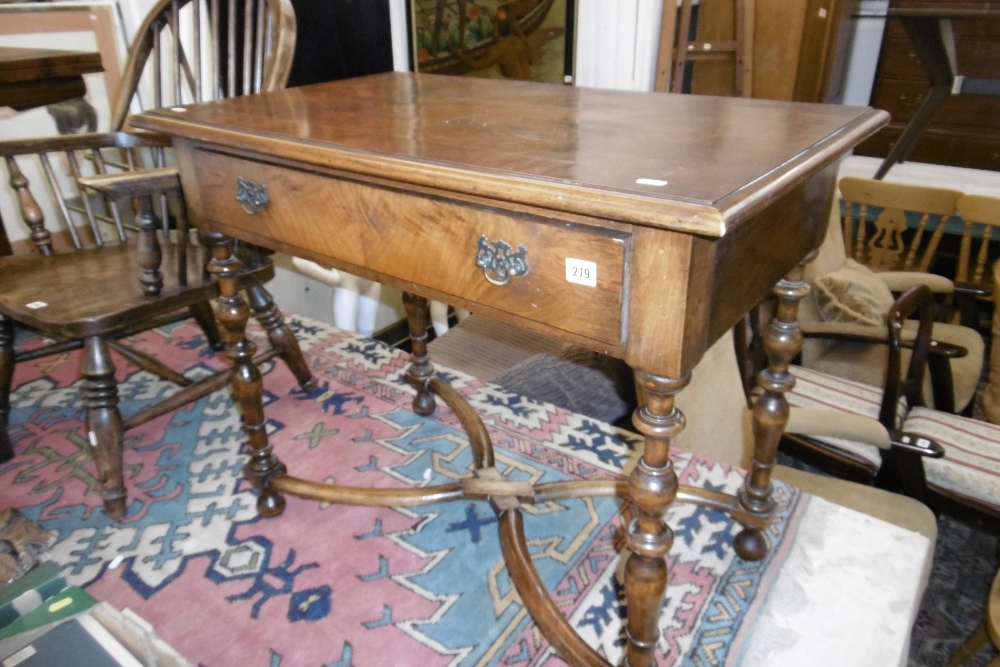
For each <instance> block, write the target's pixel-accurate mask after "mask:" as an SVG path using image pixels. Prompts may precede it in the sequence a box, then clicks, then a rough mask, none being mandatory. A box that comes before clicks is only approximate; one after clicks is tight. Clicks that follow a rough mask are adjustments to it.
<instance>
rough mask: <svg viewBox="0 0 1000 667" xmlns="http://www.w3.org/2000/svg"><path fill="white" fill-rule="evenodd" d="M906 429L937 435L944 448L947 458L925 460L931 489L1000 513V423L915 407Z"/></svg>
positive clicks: (937, 439) (925, 469)
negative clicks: (968, 500)
mask: <svg viewBox="0 0 1000 667" xmlns="http://www.w3.org/2000/svg"><path fill="white" fill-rule="evenodd" d="M903 430H904V431H908V432H911V433H917V434H920V435H924V436H927V437H928V438H933V439H934V440H936V441H937V442H939V443H940V444H941V445H942V446H943V447H944V450H945V454H944V457H943V458H940V459H931V458H925V459H924V473H925V475H926V476H927V486H928V487H929V488H933V489H936V490H941V491H943V492H945V493H946V494H948V495H953V496H960V497H962V498H966V499H971V500H973V501H975V502H976V503H977V504H980V505H983V506H985V507H987V508H990V509H991V510H992V511H993V512H994V513H1000V426H997V425H995V424H990V423H988V422H984V421H979V420H977V419H969V418H967V417H959V416H957V415H950V414H946V413H942V412H936V411H934V410H929V409H927V408H914V409H913V410H911V411H910V413H909V415H908V416H907V418H906V421H905V422H903Z"/></svg>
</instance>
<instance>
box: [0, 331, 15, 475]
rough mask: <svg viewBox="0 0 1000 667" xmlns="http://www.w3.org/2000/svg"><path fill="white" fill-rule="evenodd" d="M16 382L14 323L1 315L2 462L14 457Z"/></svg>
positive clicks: (0, 417) (0, 394) (0, 430)
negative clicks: (12, 428)
mask: <svg viewBox="0 0 1000 667" xmlns="http://www.w3.org/2000/svg"><path fill="white" fill-rule="evenodd" d="M13 382H14V322H13V321H11V320H9V319H7V318H6V317H4V316H3V315H0V462H3V461H7V460H10V459H11V458H12V457H13V456H14V447H13V445H12V444H11V442H10V434H9V433H7V424H8V421H9V419H10V389H11V386H12V384H13Z"/></svg>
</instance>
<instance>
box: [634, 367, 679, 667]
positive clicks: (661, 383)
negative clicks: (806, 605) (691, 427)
mask: <svg viewBox="0 0 1000 667" xmlns="http://www.w3.org/2000/svg"><path fill="white" fill-rule="evenodd" d="M635 378H636V380H637V381H638V382H639V384H640V385H642V387H643V388H644V389H645V390H646V397H647V399H646V405H644V406H642V407H640V408H639V409H638V410H636V411H635V415H634V416H633V418H632V422H633V423H634V424H635V427H636V428H637V429H638V430H639V432H640V433H642V435H643V436H644V444H643V450H642V457H641V458H640V459H639V463H638V464H637V465H636V467H635V469H634V470H633V471H632V474H631V476H629V482H628V488H629V497H630V498H631V499H632V503H633V505H634V509H633V519H632V521H631V522H630V523H629V526H628V531H627V532H626V534H625V545H626V546H627V547H628V550H629V551H630V553H629V556H628V560H626V561H625V599H626V601H627V603H628V625H627V627H626V629H625V638H626V640H627V641H628V646H627V647H626V654H625V662H624V664H625V665H626V666H627V667H652V666H653V665H655V664H656V658H655V651H656V643H657V641H658V640H659V637H660V627H659V618H660V608H661V607H662V605H663V596H664V595H665V594H666V591H667V575H668V573H667V554H668V553H669V552H670V547H671V546H673V543H674V531H673V530H671V528H670V526H668V525H667V523H666V521H665V520H664V516H665V514H666V512H667V508H669V507H670V504H671V503H672V502H673V501H674V499H675V498H676V497H677V488H678V482H677V472H676V471H675V470H674V465H673V463H672V462H671V460H670V440H671V438H674V437H676V436H677V434H678V433H680V432H681V431H682V430H683V429H684V415H682V414H681V411H680V410H678V409H677V407H676V406H675V405H674V396H675V395H676V394H677V392H679V391H680V390H681V389H683V388H684V387H685V386H687V384H688V382H689V381H690V380H691V376H690V375H688V376H685V377H683V378H676V379H675V378H665V377H660V376H658V375H652V374H650V373H645V372H642V371H640V370H636V371H635Z"/></svg>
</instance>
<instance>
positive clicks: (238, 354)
mask: <svg viewBox="0 0 1000 667" xmlns="http://www.w3.org/2000/svg"><path fill="white" fill-rule="evenodd" d="M206 237H207V238H208V240H209V242H210V244H211V248H212V260H211V261H210V262H209V264H208V270H209V271H210V272H211V273H212V274H213V275H215V276H216V278H217V279H218V281H219V293H220V295H219V302H218V308H217V310H216V316H217V318H218V321H219V323H220V324H221V325H222V331H223V340H225V341H226V356H227V357H229V359H230V361H232V364H233V373H232V379H231V380H230V386H231V387H232V391H233V396H235V397H236V402H237V403H238V404H239V406H240V417H241V419H242V421H243V431H244V432H245V433H246V434H247V440H248V442H249V445H250V460H249V461H247V464H246V466H244V468H243V475H244V476H245V477H246V478H247V479H248V480H250V482H251V483H252V484H253V485H254V486H255V487H257V489H258V490H259V492H260V495H259V496H258V498H257V513H258V514H260V515H261V516H264V517H271V516H277V515H279V514H281V513H282V512H283V511H284V510H285V499H284V497H283V496H282V495H281V494H279V493H278V492H277V491H274V490H273V489H271V488H270V486H269V482H270V479H271V478H272V477H274V476H275V475H283V474H285V466H284V465H283V464H282V463H281V462H280V461H279V460H278V458H277V457H276V456H275V455H274V449H273V447H272V445H271V443H270V442H269V441H268V439H267V430H266V428H267V420H266V419H265V417H264V382H263V380H262V379H261V376H260V371H259V370H258V369H257V366H256V365H255V364H254V363H253V354H254V351H255V350H254V345H253V343H251V342H250V341H248V340H247V337H246V326H247V320H249V319H250V308H249V307H247V304H246V301H244V300H243V297H242V296H240V292H239V289H238V286H237V284H236V278H237V276H238V275H239V270H240V266H241V262H240V260H239V259H238V258H237V257H236V255H235V254H234V253H233V239H231V238H229V237H228V236H225V235H223V234H218V233H209V234H206Z"/></svg>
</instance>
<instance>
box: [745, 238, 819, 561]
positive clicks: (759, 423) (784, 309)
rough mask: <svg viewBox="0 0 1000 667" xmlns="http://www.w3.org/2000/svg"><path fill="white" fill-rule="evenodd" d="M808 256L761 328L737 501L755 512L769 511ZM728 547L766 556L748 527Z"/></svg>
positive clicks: (782, 286)
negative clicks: (748, 445)
mask: <svg viewBox="0 0 1000 667" xmlns="http://www.w3.org/2000/svg"><path fill="white" fill-rule="evenodd" d="M813 256H814V255H813V254H810V255H809V257H808V258H807V259H806V260H805V261H803V263H802V264H799V266H798V267H796V268H795V269H794V270H793V271H792V272H791V273H790V274H789V275H788V277H787V278H784V279H782V280H781V281H780V282H779V283H778V285H777V286H776V287H775V288H774V293H775V294H776V295H777V296H778V307H777V310H776V312H775V315H774V319H772V320H771V323H770V325H769V326H768V327H767V328H766V329H765V330H764V331H763V332H761V335H762V336H763V339H764V348H765V349H766V350H767V357H768V361H769V363H768V367H767V368H766V369H764V370H763V371H761V372H760V375H759V376H758V379H757V383H758V385H759V386H760V387H761V388H762V389H763V390H764V392H763V393H762V394H761V395H760V396H759V397H758V398H757V400H756V401H755V402H754V406H753V435H754V452H753V462H752V467H751V469H750V472H749V473H748V474H747V477H746V480H745V481H744V484H743V489H742V490H741V491H740V494H739V501H740V505H741V506H742V507H743V509H745V510H746V511H747V512H749V513H750V514H753V515H755V516H760V517H766V516H768V515H769V514H770V513H771V512H772V510H774V499H773V498H772V497H771V492H772V490H773V487H772V486H771V470H772V469H773V468H774V461H775V458H776V457H777V454H778V444H779V442H780V441H781V435H782V433H784V430H785V425H786V424H788V413H789V407H788V400H787V399H786V398H785V393H786V392H788V391H789V390H791V389H792V387H794V386H795V377H794V376H793V375H792V374H791V373H790V372H789V370H788V367H789V366H790V365H791V363H792V359H794V358H795V356H796V355H797V354H798V353H799V350H801V349H802V339H803V336H802V330H801V329H800V328H799V324H798V309H799V301H801V300H802V298H803V297H805V296H806V295H807V294H809V283H807V282H806V281H805V280H804V279H803V273H804V270H805V265H806V262H807V261H808V260H810V259H812V257H813ZM733 547H734V548H735V550H736V553H737V554H739V556H740V557H741V558H744V559H746V560H750V561H756V560H760V559H761V558H763V557H764V556H765V555H767V549H768V545H767V540H766V538H765V537H764V534H763V533H762V532H761V531H759V530H755V529H751V528H744V529H743V530H742V531H741V532H740V533H739V534H737V535H736V538H735V539H734V540H733Z"/></svg>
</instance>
